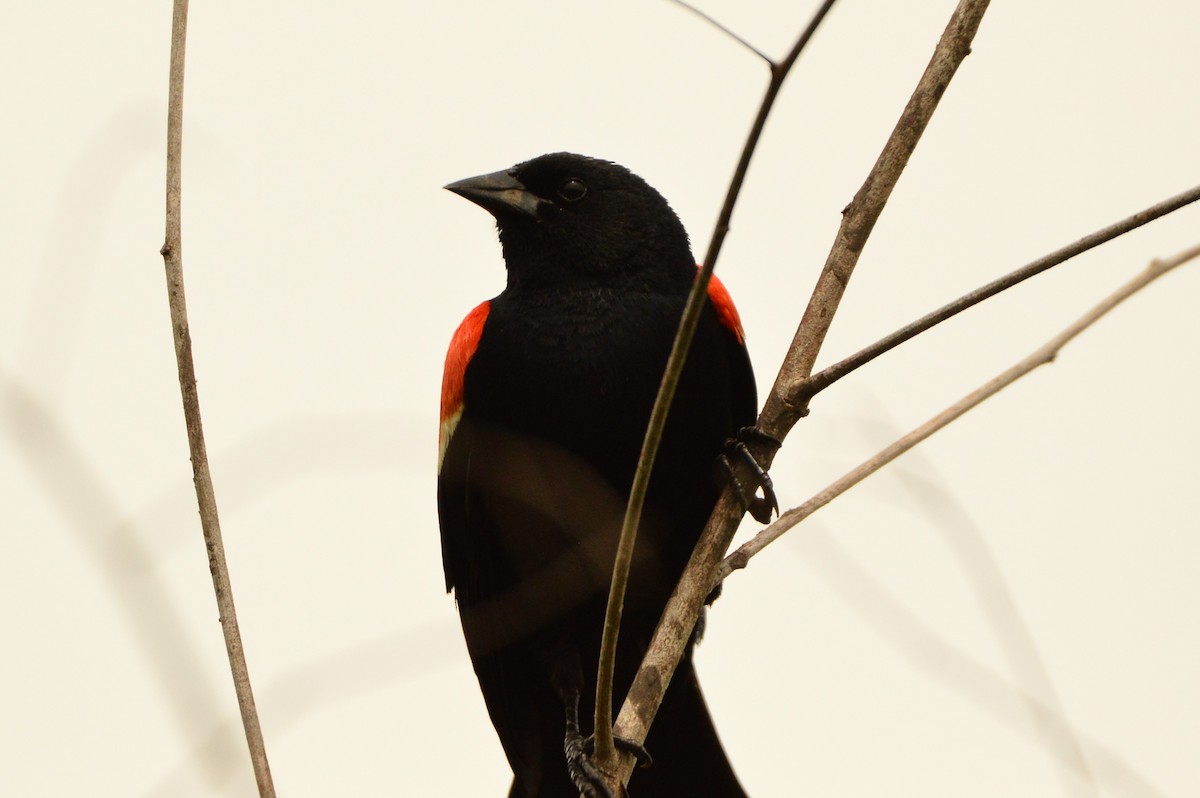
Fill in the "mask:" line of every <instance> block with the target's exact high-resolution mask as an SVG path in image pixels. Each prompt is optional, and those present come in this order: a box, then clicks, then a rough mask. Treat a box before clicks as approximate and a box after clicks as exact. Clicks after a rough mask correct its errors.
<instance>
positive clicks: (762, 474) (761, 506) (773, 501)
mask: <svg viewBox="0 0 1200 798" xmlns="http://www.w3.org/2000/svg"><path fill="white" fill-rule="evenodd" d="M750 440H758V441H765V442H766V443H768V444H771V445H773V446H774V447H775V448H776V449H778V448H779V447H780V446H782V445H783V442H782V441H780V440H779V439H778V438H776V437H775V436H774V435H768V434H767V433H765V432H763V431H762V430H761V429H759V428H758V427H742V428H741V429H740V430H738V434H737V437H736V438H730V439H729V440H728V441H726V442H725V451H724V452H722V453H721V456H720V457H719V458H718V460H717V462H719V463H720V464H721V467H722V468H723V469H724V471H725V474H726V476H727V477H728V478H729V481H730V482H731V483H732V484H733V490H734V492H735V493H737V495H738V498H739V499H740V500H741V502H742V506H743V507H744V508H745V509H746V512H748V513H750V515H752V516H753V517H754V520H755V521H758V522H759V523H760V524H766V523H769V522H770V520H771V514H772V513H774V514H776V515H778V514H779V500H778V499H777V498H775V484H774V483H773V482H772V481H771V476H770V474H768V473H767V471H766V469H765V468H763V467H762V466H761V465H759V462H758V460H756V459H754V455H753V454H751V453H750V449H749V448H748V447H747V446H746V442H747V441H750ZM733 457H737V458H738V459H740V460H741V461H742V462H743V463H745V464H746V465H747V466H749V468H750V471H751V473H752V474H753V475H754V480H755V483H756V484H755V485H754V486H753V488H752V489H750V490H747V489H746V487H745V486H743V485H742V481H741V480H740V479H738V475H737V471H736V469H734V467H733V460H732V459H731V458H733ZM759 489H761V490H762V496H759V495H758V491H759Z"/></svg>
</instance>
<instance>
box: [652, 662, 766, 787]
mask: <svg viewBox="0 0 1200 798" xmlns="http://www.w3.org/2000/svg"><path fill="white" fill-rule="evenodd" d="M646 750H648V751H649V752H650V755H651V756H652V757H653V758H654V764H653V765H651V766H650V767H649V768H645V769H638V770H636V771H634V773H633V777H632V778H631V779H630V781H629V793H630V795H632V796H635V798H675V797H676V796H693V795H694V796H706V797H707V798H745V795H746V792H745V790H743V789H742V785H741V784H739V783H738V780H737V776H736V775H734V772H733V766H732V765H731V764H730V763H729V759H728V757H726V756H725V749H724V748H722V747H721V740H720V739H719V738H718V737H717V730H716V728H715V727H714V726H713V722H712V718H711V717H710V716H709V714H708V707H707V706H706V705H705V703H704V696H703V695H702V694H701V692H700V683H699V681H697V679H696V671H695V668H694V667H693V666H692V662H691V658H690V657H688V658H685V660H684V661H683V662H681V663H680V664H679V668H678V669H677V670H676V671H675V675H674V677H672V679H671V686H670V687H669V688H668V689H667V694H666V696H665V697H664V699H663V704H662V707H660V708H659V711H658V715H657V716H656V717H655V719H654V723H653V725H652V726H651V727H650V735H649V737H648V738H647V739H646Z"/></svg>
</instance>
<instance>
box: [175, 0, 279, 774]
mask: <svg viewBox="0 0 1200 798" xmlns="http://www.w3.org/2000/svg"><path fill="white" fill-rule="evenodd" d="M187 12H188V3H187V0H175V10H174V14H173V17H172V20H171V73H170V87H169V96H168V103H167V232H166V241H165V242H164V243H163V246H162V250H161V254H162V256H163V261H164V264H165V266H166V272H167V295H168V300H169V302H170V306H171V329H172V331H173V333H174V338H175V361H176V364H177V366H178V369H179V389H180V392H181V393H182V395H183V415H184V419H185V421H186V423H187V434H188V448H189V449H190V451H191V456H192V477H193V480H194V481H195V483H196V501H197V503H198V504H199V506H200V524H201V526H202V528H203V530H204V545H205V548H206V549H207V550H208V567H209V571H210V572H211V573H212V580H213V590H214V591H215V592H216V596H217V609H218V611H219V612H220V615H221V631H222V632H223V633H224V636H225V650H226V653H227V654H228V655H229V667H230V670H231V671H232V673H233V686H234V690H235V691H236V692H237V699H238V707H239V709H240V710H241V714H242V726H243V727H244V728H245V730H246V742H247V744H248V745H249V747H250V761H251V763H252V765H253V767H254V778H255V780H256V781H257V782H258V794H259V795H260V796H263V798H268V797H270V798H274V795H275V786H274V785H273V784H272V782H271V768H270V765H269V764H268V762H267V750H266V746H265V745H264V744H263V737H262V728H261V727H260V726H259V722H258V712H257V711H256V710H255V708H254V694H253V692H252V691H251V689H250V674H249V671H248V670H247V668H246V657H245V654H244V653H243V651H242V638H241V633H240V632H239V631H238V624H237V613H236V611H235V609H234V605H233V589H232V587H231V585H230V583H229V569H228V568H227V567H226V565H225V546H224V544H223V543H222V542H221V525H220V522H219V520H218V518H217V500H216V495H215V493H214V491H213V484H212V475H211V474H210V473H209V468H208V453H207V451H206V448H205V445H204V430H203V428H202V427H201V423H200V399H199V395H198V394H197V392H196V369H195V365H194V364H193V363H192V337H191V333H190V332H189V331H188V320H187V303H186V301H185V298H184V292H183V249H182V236H181V231H180V228H181V225H180V219H181V202H180V199H181V182H182V181H181V174H182V163H183V65H184V49H185V44H186V42H187Z"/></svg>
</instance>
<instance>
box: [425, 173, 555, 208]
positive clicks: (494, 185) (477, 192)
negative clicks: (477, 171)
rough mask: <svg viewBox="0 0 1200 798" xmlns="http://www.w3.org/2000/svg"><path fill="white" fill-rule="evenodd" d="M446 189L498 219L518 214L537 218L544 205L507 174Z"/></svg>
mask: <svg viewBox="0 0 1200 798" xmlns="http://www.w3.org/2000/svg"><path fill="white" fill-rule="evenodd" d="M445 189H446V190H447V191H453V192H454V193H455V194H457V195H458V196H460V197H465V198H467V199H469V200H470V201H471V202H474V203H475V204H476V205H478V206H479V207H481V208H483V209H484V210H486V211H487V212H488V213H490V214H492V215H493V216H496V217H500V216H511V215H512V214H514V213H517V214H522V215H525V216H528V217H529V218H531V219H537V218H538V208H539V207H540V206H541V204H542V202H543V201H542V200H541V199H539V198H538V197H537V195H536V194H534V193H533V192H531V191H530V190H529V189H527V188H525V186H523V185H522V184H521V181H520V180H517V179H516V178H515V177H513V176H512V175H510V174H509V173H508V172H492V173H491V174H490V175H479V176H478V177H468V178H467V179H466V180H458V181H456V182H454V183H450V184H449V185H447V186H445Z"/></svg>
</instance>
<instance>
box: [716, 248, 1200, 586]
mask: <svg viewBox="0 0 1200 798" xmlns="http://www.w3.org/2000/svg"><path fill="white" fill-rule="evenodd" d="M1198 256H1200V245H1197V246H1195V247H1192V248H1191V249H1188V250H1186V251H1184V252H1181V253H1179V254H1178V255H1176V256H1175V257H1173V258H1169V259H1167V260H1165V261H1159V260H1156V261H1154V262H1152V263H1151V264H1150V265H1149V266H1148V267H1147V268H1146V269H1144V270H1143V271H1142V272H1141V273H1140V274H1138V275H1137V276H1136V277H1134V278H1133V279H1132V280H1130V281H1129V282H1127V283H1126V284H1125V285H1123V286H1121V287H1120V288H1119V289H1117V290H1116V291H1114V292H1113V293H1112V294H1110V295H1109V296H1108V297H1106V298H1105V299H1104V301H1103V302H1101V303H1100V304H1098V305H1096V306H1095V307H1094V308H1092V309H1091V310H1089V311H1088V312H1087V313H1085V314H1084V315H1083V316H1081V317H1080V318H1079V319H1078V320H1077V321H1076V322H1075V323H1074V324H1072V325H1071V326H1070V327H1068V328H1067V329H1065V330H1063V331H1062V332H1061V333H1059V334H1058V335H1056V336H1054V338H1052V339H1050V341H1048V342H1047V343H1046V344H1045V345H1043V346H1041V347H1039V348H1038V349H1037V350H1036V351H1035V352H1033V353H1032V354H1031V355H1029V356H1028V357H1026V358H1024V359H1023V360H1021V361H1020V362H1019V363H1017V364H1016V365H1014V366H1012V367H1011V368H1009V369H1008V370H1006V371H1005V372H1003V373H1002V374H1000V375H998V376H996V377H993V378H992V379H991V380H989V381H987V382H986V383H984V384H983V385H981V386H980V387H979V388H976V389H975V390H974V391H972V392H971V393H969V394H967V395H966V396H964V397H963V398H962V399H960V400H959V401H957V402H955V403H954V404H953V405H951V406H950V407H948V408H946V409H945V410H943V411H942V412H941V413H938V414H937V415H936V416H934V417H933V418H931V419H929V420H928V421H926V422H925V423H924V424H922V425H921V426H919V427H917V428H916V429H914V430H913V431H912V432H909V433H908V434H907V435H905V436H903V437H902V438H900V439H899V440H897V441H895V442H894V443H892V444H891V445H890V446H888V447H887V448H885V449H883V450H882V451H880V452H879V453H878V454H876V455H874V456H873V457H871V458H870V459H868V460H866V461H864V462H863V463H861V464H860V465H858V466H857V467H856V468H854V469H853V470H852V471H850V472H848V473H846V474H845V475H843V476H842V477H840V478H839V479H837V480H835V481H834V482H833V483H831V484H830V485H829V486H828V487H826V488H825V489H824V490H822V491H820V492H819V493H817V494H816V495H814V496H813V497H812V498H811V499H809V500H808V501H806V502H804V503H803V504H801V505H800V506H799V507H794V508H792V509H791V510H788V511H787V512H786V513H784V514H783V515H781V516H780V517H779V519H778V520H776V521H775V523H773V524H771V525H770V526H768V527H767V528H766V529H763V530H762V531H761V532H759V533H758V534H757V535H755V536H754V537H753V538H751V539H750V540H749V541H747V542H746V543H744V544H742V545H741V546H740V547H738V549H737V551H735V552H733V553H732V554H730V555H729V556H728V557H726V558H725V560H724V561H723V562H722V563H721V567H720V568H719V569H718V571H717V578H716V580H715V581H716V582H720V581H721V580H722V579H724V578H725V577H727V576H729V574H731V573H733V571H735V570H738V569H740V568H745V567H746V564H747V563H748V562H749V560H750V558H751V557H753V556H754V555H755V554H757V553H758V552H760V551H762V550H763V548H765V547H766V546H767V545H768V544H769V543H771V542H773V541H775V540H778V539H779V537H780V536H781V535H783V533H785V532H787V531H788V530H789V529H791V528H792V527H794V526H795V525H796V524H798V523H800V522H801V521H803V520H804V519H805V518H807V517H808V516H810V515H812V514H813V513H815V512H816V511H817V510H819V509H821V508H822V507H824V506H825V505H826V504H829V502H831V501H833V500H834V499H835V498H837V497H838V496H840V495H841V494H843V493H845V492H846V491H847V490H848V489H849V488H851V487H853V486H854V485H857V484H858V483H859V482H862V481H863V480H864V479H866V478H867V477H869V476H870V475H871V474H874V473H875V472H876V471H878V470H879V469H880V468H882V467H883V466H884V465H886V464H887V463H890V462H891V461H892V460H895V459H896V458H897V457H899V456H900V455H902V454H904V453H905V452H907V451H908V450H909V449H911V448H912V447H914V446H916V445H917V444H918V443H920V442H921V441H923V440H925V439H926V438H928V437H929V436H930V435H932V434H933V433H935V432H937V431H938V430H940V429H941V428H942V427H945V426H946V425H947V424H949V423H950V422H952V421H954V420H955V419H956V418H958V417H959V416H961V415H963V414H964V413H966V412H967V411H968V410H970V409H972V408H973V407H975V406H976V405H978V404H980V403H981V402H983V401H984V400H985V399H988V398H989V397H991V396H993V395H994V394H996V393H997V392H999V391H1000V390H1001V389H1003V388H1005V387H1007V386H1008V385H1010V384H1012V383H1013V382H1016V381H1017V380H1018V379H1020V378H1021V377H1024V376H1025V375H1026V374H1028V373H1029V372H1031V371H1033V370H1034V369H1036V368H1037V367H1038V366H1042V365H1045V364H1047V363H1050V362H1051V361H1053V360H1054V358H1055V356H1056V355H1057V354H1058V351H1059V350H1060V349H1062V348H1063V346H1065V345H1066V344H1067V343H1068V342H1069V341H1070V340H1071V339H1072V338H1074V337H1075V336H1077V335H1079V334H1080V333H1081V332H1083V331H1084V330H1085V329H1087V328H1088V327H1089V326H1091V325H1092V324H1094V323H1096V321H1098V320H1099V319H1100V318H1101V317H1103V316H1104V315H1105V314H1106V313H1108V312H1109V311H1110V310H1112V309H1113V308H1115V307H1116V306H1117V305H1119V304H1121V303H1122V302H1124V301H1125V300H1126V299H1128V298H1129V297H1131V296H1133V294H1135V293H1137V292H1138V291H1139V290H1141V289H1142V288H1144V287H1145V286H1147V285H1149V284H1150V283H1151V282H1153V281H1154V280H1156V279H1158V278H1159V277H1161V276H1162V275H1164V274H1166V273H1167V272H1169V271H1171V270H1172V269H1175V268H1177V267H1179V266H1181V265H1183V264H1184V263H1186V262H1187V261H1189V260H1191V259H1192V258H1195V257H1198ZM710 588H711V585H710Z"/></svg>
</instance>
